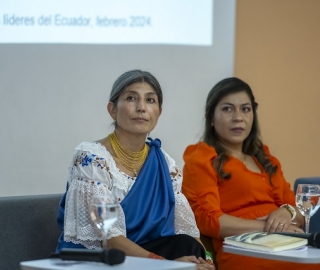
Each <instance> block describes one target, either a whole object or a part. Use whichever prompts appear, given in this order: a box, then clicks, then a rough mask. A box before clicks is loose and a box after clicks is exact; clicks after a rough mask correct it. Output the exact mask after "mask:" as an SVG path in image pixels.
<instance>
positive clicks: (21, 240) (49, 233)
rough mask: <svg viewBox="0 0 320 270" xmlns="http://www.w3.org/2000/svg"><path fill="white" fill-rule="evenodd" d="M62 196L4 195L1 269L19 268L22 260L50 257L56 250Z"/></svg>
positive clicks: (0, 206)
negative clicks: (59, 207) (58, 216)
mask: <svg viewBox="0 0 320 270" xmlns="http://www.w3.org/2000/svg"><path fill="white" fill-rule="evenodd" d="M61 197H62V194H55V195H36V196H14V197H0V215H1V216H0V269H4V270H6V269H8V270H9V269H10V270H16V269H17V270H18V269H20V266H19V264H20V262H21V261H28V260H36V259H44V258H48V257H49V255H50V254H51V253H52V252H54V251H55V248H56V246H57V243H58V237H59V235H60V229H59V227H58V225H57V215H58V205H59V201H60V199H61Z"/></svg>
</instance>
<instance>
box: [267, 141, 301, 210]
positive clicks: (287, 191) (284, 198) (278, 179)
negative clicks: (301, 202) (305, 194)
mask: <svg viewBox="0 0 320 270" xmlns="http://www.w3.org/2000/svg"><path fill="white" fill-rule="evenodd" d="M264 152H265V154H266V155H267V156H268V158H269V159H270V161H271V163H272V164H273V165H276V166H277V172H276V174H275V175H273V176H272V184H273V194H274V201H275V203H276V204H277V206H281V205H283V204H286V203H287V204H290V205H292V206H296V205H295V195H294V192H293V191H292V190H291V188H290V183H288V182H287V181H286V180H285V178H284V175H283V172H282V168H281V164H280V161H279V160H278V159H277V158H275V157H274V156H272V155H271V154H270V151H269V148H268V147H267V146H266V145H264Z"/></svg>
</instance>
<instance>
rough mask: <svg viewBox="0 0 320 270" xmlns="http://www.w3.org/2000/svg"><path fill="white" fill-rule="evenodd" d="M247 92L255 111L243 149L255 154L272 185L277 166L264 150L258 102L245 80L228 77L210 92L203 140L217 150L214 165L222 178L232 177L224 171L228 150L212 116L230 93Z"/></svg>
mask: <svg viewBox="0 0 320 270" xmlns="http://www.w3.org/2000/svg"><path fill="white" fill-rule="evenodd" d="M242 91H244V92H246V93H247V94H248V96H249V98H250V101H251V105H252V111H253V123H252V128H251V131H250V133H249V135H248V137H247V138H246V139H245V140H244V142H243V145H242V151H243V153H244V154H246V155H250V156H254V157H256V159H257V160H258V162H259V163H260V164H261V165H262V167H263V168H264V170H265V171H266V172H267V173H268V174H269V181H270V184H271V185H272V180H271V177H272V174H274V173H276V170H277V166H274V165H273V164H272V163H271V162H270V160H269V158H268V157H267V155H266V154H265V152H264V150H263V144H262V141H261V139H260V130H259V124H258V116H257V108H258V103H257V102H256V101H255V98H254V96H253V93H252V90H251V88H250V86H249V85H248V84H247V83H245V82H244V81H242V80H240V79H238V78H235V77H231V78H226V79H224V80H222V81H220V82H218V83H217V84H216V85H215V86H214V87H213V88H212V89H211V91H210V92H209V94H208V97H207V101H206V109H205V130H204V134H203V141H204V142H205V143H207V144H208V145H211V146H213V147H214V148H215V149H216V151H217V154H218V156H217V158H216V159H215V160H214V161H213V167H214V169H215V170H216V171H217V172H218V175H219V176H220V177H221V179H222V180H226V179H229V178H230V177H231V173H230V172H224V171H223V165H224V164H225V162H226V161H227V160H228V156H227V154H226V150H225V149H224V147H223V146H222V144H221V142H220V138H219V136H218V134H217V132H216V131H215V128H214V127H212V126H211V121H212V117H213V114H214V111H215V108H216V106H217V104H218V103H219V101H220V100H221V99H222V98H223V97H225V96H226V95H228V94H231V93H237V92H242Z"/></svg>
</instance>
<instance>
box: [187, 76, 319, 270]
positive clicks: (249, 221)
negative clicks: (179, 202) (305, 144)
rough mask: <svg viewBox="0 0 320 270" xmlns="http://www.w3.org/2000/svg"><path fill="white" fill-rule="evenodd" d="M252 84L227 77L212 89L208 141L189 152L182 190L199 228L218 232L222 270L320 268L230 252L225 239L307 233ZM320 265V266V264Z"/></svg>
mask: <svg viewBox="0 0 320 270" xmlns="http://www.w3.org/2000/svg"><path fill="white" fill-rule="evenodd" d="M257 106H258V104H257V103H256V102H255V98H254V96H253V93H252V90H251V88H250V87H249V85H248V84H246V83H245V82H243V81H242V80H240V79H238V78H227V79H224V80H222V81H220V82H219V83H218V84H216V85H215V86H214V87H213V89H212V90H211V91H210V93H209V95H208V97H207V102H206V112H205V131H204V135H203V141H201V142H199V143H197V144H195V145H190V146H188V147H187V149H186V151H185V153H184V161H185V166H184V169H183V177H184V179H183V186H182V191H183V193H184V195H185V196H186V197H187V199H188V201H189V203H190V205H191V207H192V210H193V211H194V214H195V217H196V221H197V225H198V228H199V229H200V232H201V233H202V234H204V235H207V236H210V237H212V240H213V246H214V249H215V252H216V260H217V264H218V269H219V270H225V269H227V270H233V269H285V268H287V267H290V270H293V269H298V268H299V269H300V268H301V267H302V266H303V268H304V269H317V266H316V265H305V264H304V265H301V264H295V263H291V262H281V261H273V260H266V259H259V258H253V257H245V256H239V255H234V254H230V253H224V252H223V251H222V243H223V238H224V237H227V236H231V235H237V234H242V233H245V232H250V231H265V232H270V233H273V232H296V233H303V230H302V229H301V227H302V226H303V222H304V221H303V216H302V215H301V214H300V213H299V211H298V210H297V208H296V207H295V198H294V193H293V192H292V190H291V189H290V185H289V183H288V182H286V180H285V179H284V176H283V173H282V170H281V165H280V163H279V161H278V160H277V159H276V158H275V157H273V156H272V155H271V154H270V152H269V149H268V147H267V146H265V145H263V144H262V142H261V139H260V134H259V126H258V119H257ZM318 267H319V266H318Z"/></svg>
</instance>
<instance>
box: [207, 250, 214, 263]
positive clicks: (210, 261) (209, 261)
mask: <svg viewBox="0 0 320 270" xmlns="http://www.w3.org/2000/svg"><path fill="white" fill-rule="evenodd" d="M206 262H207V264H210V265H214V263H213V259H212V254H211V253H210V252H209V251H207V250H206Z"/></svg>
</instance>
